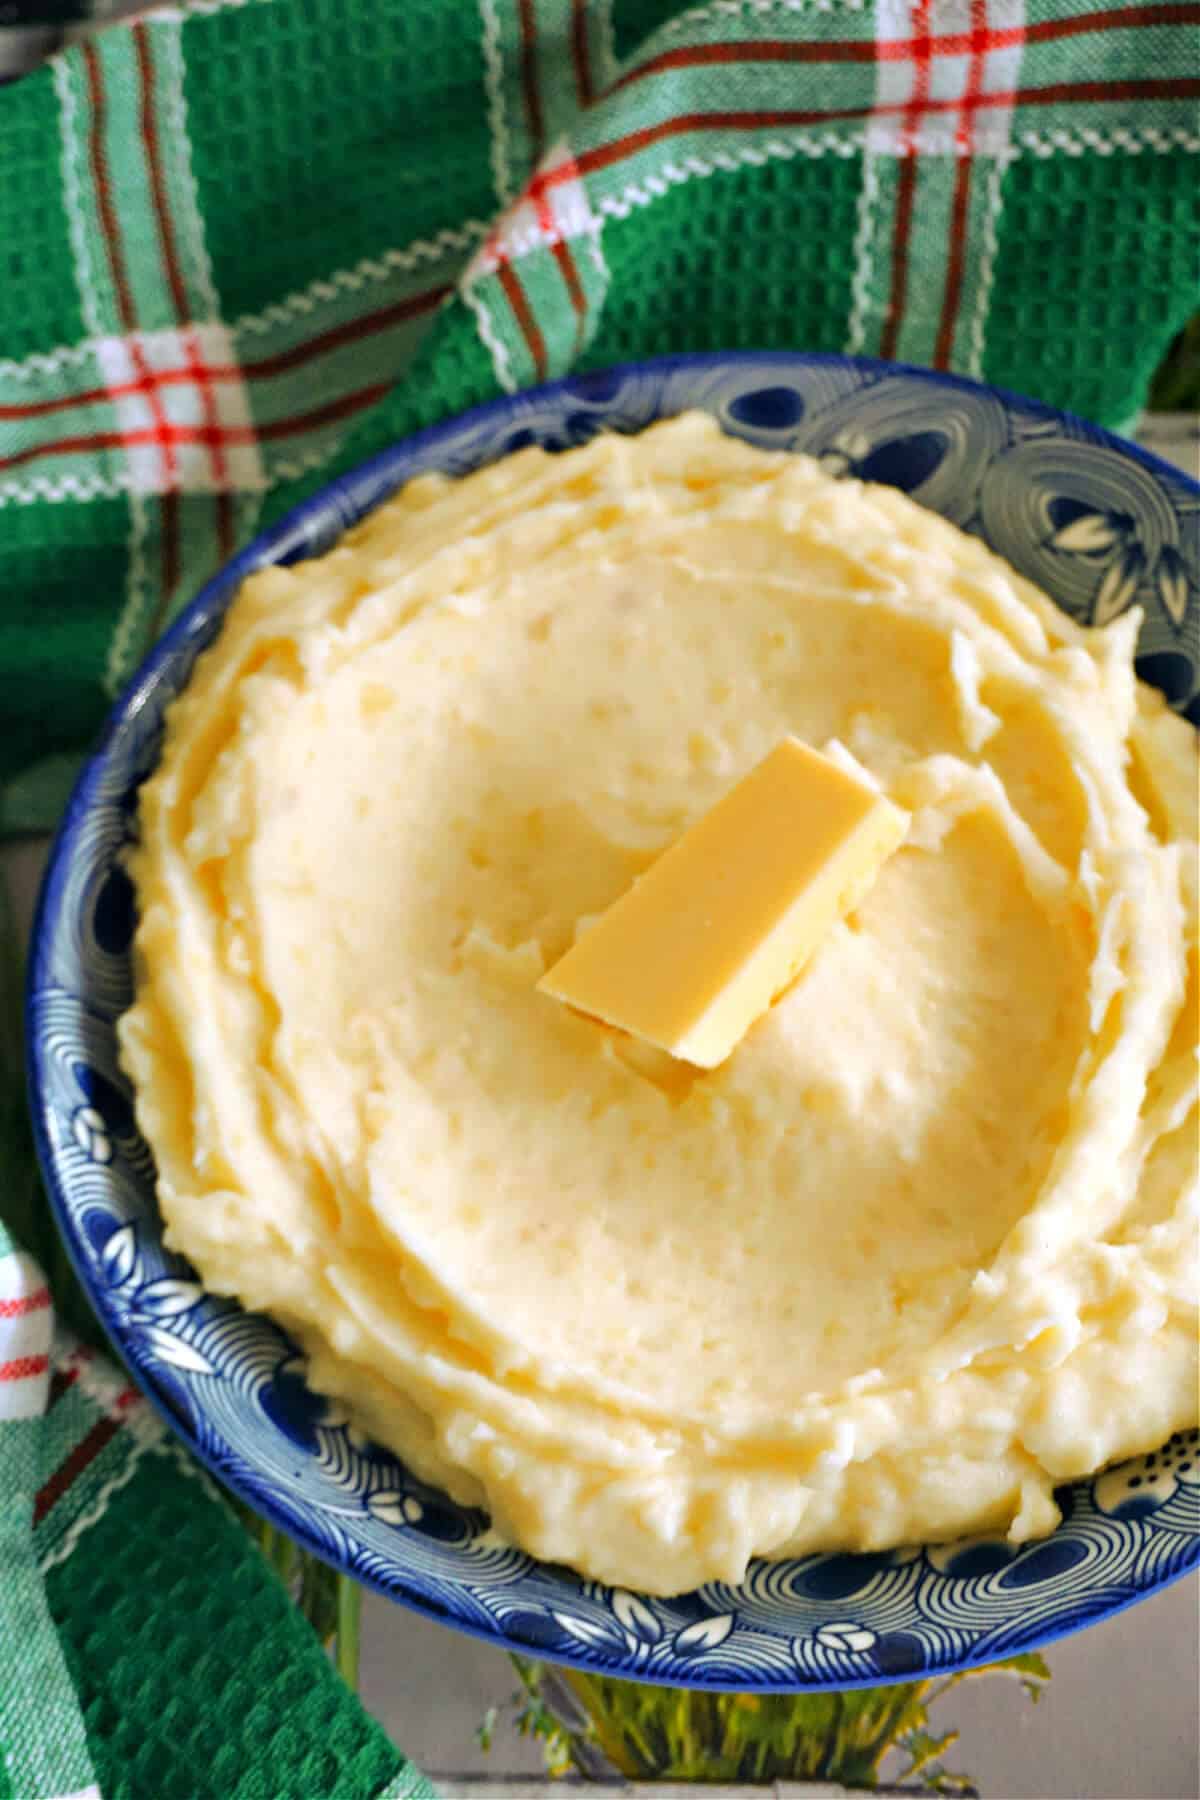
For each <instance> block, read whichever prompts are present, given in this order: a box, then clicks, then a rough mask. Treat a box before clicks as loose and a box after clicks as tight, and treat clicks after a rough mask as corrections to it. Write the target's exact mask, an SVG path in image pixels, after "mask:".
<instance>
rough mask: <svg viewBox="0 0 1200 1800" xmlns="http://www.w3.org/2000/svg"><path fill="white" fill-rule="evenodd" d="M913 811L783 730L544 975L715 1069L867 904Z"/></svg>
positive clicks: (548, 987)
mask: <svg viewBox="0 0 1200 1800" xmlns="http://www.w3.org/2000/svg"><path fill="white" fill-rule="evenodd" d="M908 824H909V815H908V814H907V813H905V812H901V811H900V809H899V808H898V807H895V806H893V805H892V804H891V803H890V801H888V800H885V799H883V798H882V797H881V796H880V795H879V794H877V793H876V792H875V790H874V789H873V788H871V787H869V786H868V785H867V784H866V782H864V781H860V780H859V779H858V777H857V776H855V775H853V774H851V773H849V772H848V771H847V770H846V769H845V768H843V767H842V766H841V764H840V763H836V762H833V761H831V760H830V759H829V757H827V756H822V755H820V754H819V753H818V752H817V751H815V750H810V749H809V747H808V746H807V745H806V744H802V743H800V742H799V740H798V739H796V738H785V739H784V740H783V742H782V743H781V744H779V745H777V746H776V748H775V749H774V750H772V752H771V754H770V755H769V756H768V757H766V758H765V759H764V761H762V762H761V763H759V764H758V766H757V768H755V769H752V770H751V771H750V773H749V775H747V776H746V777H745V779H744V780H743V781H740V782H739V783H738V785H737V786H736V787H735V788H733V789H732V790H731V791H730V792H729V793H728V794H726V795H725V797H724V799H722V800H718V802H717V804H716V805H715V806H714V807H713V808H712V809H711V811H709V812H707V813H706V814H705V815H704V817H703V818H702V819H700V820H698V821H697V823H696V824H695V825H693V826H692V827H691V828H690V829H689V830H688V831H685V832H684V834H683V836H682V837H681V838H680V839H679V840H678V841H677V842H676V843H674V844H672V845H671V846H670V848H669V849H667V850H665V851H664V852H663V854H662V855H661V856H660V857H659V858H658V861H657V862H655V863H653V864H652V865H651V866H650V868H649V869H647V870H646V872H645V874H644V875H642V876H640V877H639V878H638V880H637V881H635V882H634V884H633V886H632V887H631V888H630V889H629V890H628V892H627V893H625V894H623V895H622V896H621V898H620V899H619V900H617V901H615V902H614V904H613V905H612V906H610V907H609V909H608V911H607V912H606V913H604V914H602V915H601V917H600V918H599V919H598V920H597V921H596V923H595V924H594V925H591V926H590V927H589V928H588V929H587V930H586V931H585V932H584V933H583V934H582V936H581V937H580V938H579V940H578V942H577V943H576V944H574V946H573V947H572V948H571V949H570V950H568V951H567V953H566V955H565V956H563V957H562V958H560V960H559V961H558V962H557V963H555V965H554V967H553V968H552V969H549V970H548V971H547V972H546V974H545V975H543V977H542V979H541V980H540V981H539V982H538V984H537V985H538V988H539V990H540V991H541V992H542V993H544V994H549V995H551V996H552V997H553V998H554V999H556V1000H562V1001H565V1003H566V1004H567V1005H568V1006H572V1007H574V1008H576V1010H577V1011H579V1012H583V1013H588V1014H590V1015H591V1016H592V1017H593V1018H597V1019H602V1020H603V1021H604V1022H605V1024H608V1025H615V1026H616V1027H617V1028H618V1029H619V1030H621V1031H627V1032H630V1033H632V1035H633V1036H635V1037H639V1038H644V1039H645V1040H646V1041H647V1042H648V1043H651V1044H656V1045H657V1046H658V1047H659V1049H661V1050H667V1051H669V1052H670V1053H671V1054H672V1055H673V1056H677V1057H680V1058H682V1059H683V1060H684V1061H685V1062H690V1063H695V1064H697V1065H698V1066H699V1067H700V1068H702V1069H715V1068H716V1067H717V1065H718V1064H719V1063H722V1062H724V1060H725V1058H726V1057H727V1056H728V1055H729V1053H730V1051H731V1050H732V1049H733V1048H734V1046H735V1045H736V1044H737V1043H739V1042H740V1040H741V1038H742V1037H743V1036H744V1035H745V1033H746V1031H747V1030H748V1029H749V1027H750V1026H751V1025H752V1024H753V1023H754V1021H755V1019H757V1018H758V1017H759V1016H760V1014H762V1013H764V1012H766V1010H767V1008H768V1007H769V1006H770V1004H771V1002H772V1001H773V1000H774V999H775V998H776V997H777V996H778V995H779V994H780V993H782V992H783V990H784V989H785V988H786V987H788V986H789V985H790V983H791V982H793V981H794V980H795V978H796V976H797V975H798V974H799V973H800V970H801V969H802V968H803V967H804V965H805V963H806V962H807V961H808V959H809V957H810V956H811V955H812V954H813V951H814V950H815V949H816V948H817V946H818V944H819V943H820V941H821V939H822V938H823V937H824V935H825V933H826V932H827V931H828V930H829V928H830V926H832V925H833V924H834V923H835V921H836V920H838V919H839V918H842V917H844V916H845V914H846V913H848V912H850V911H852V910H853V908H854V907H855V906H857V905H858V903H859V901H860V900H861V899H862V898H863V896H864V894H865V893H866V892H867V889H868V888H869V887H870V886H871V884H872V882H873V881H874V880H875V877H876V875H877V874H878V873H879V870H880V869H881V868H882V866H883V864H884V862H885V861H886V860H887V858H888V857H889V856H890V855H891V854H892V852H893V851H894V850H895V849H897V848H898V846H899V845H900V843H901V841H902V839H903V838H904V835H905V832H906V831H907V829H908Z"/></svg>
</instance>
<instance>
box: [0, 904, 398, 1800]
mask: <svg viewBox="0 0 1200 1800" xmlns="http://www.w3.org/2000/svg"><path fill="white" fill-rule="evenodd" d="M16 970H17V956H16V952H15V947H14V945H13V942H12V935H11V924H10V922H9V920H8V918H7V915H6V913H5V911H4V889H3V886H2V885H0V1176H2V1181H3V1185H2V1187H0V1211H3V1213H4V1214H5V1216H6V1217H7V1218H8V1219H9V1220H10V1222H11V1223H12V1224H13V1225H18V1224H19V1227H20V1230H21V1234H22V1236H23V1238H24V1239H25V1242H26V1244H28V1243H31V1242H39V1243H40V1242H41V1241H42V1240H43V1239H44V1235H45V1234H44V1229H43V1227H44V1221H43V1220H41V1219H39V1218H38V1216H37V1212H36V1210H35V1208H36V1204H37V1202H36V1193H35V1191H34V1188H33V1183H34V1175H33V1160H32V1150H31V1146H30V1143H29V1132H28V1120H27V1118H26V1116H25V1111H24V1103H23V1094H22V1085H21V1082H20V1076H19V1069H18V1064H19V1054H18V1052H19V1042H18V1038H17V1033H16V1031H15V1029H14V1023H15V1021H14V1018H13V1014H14V1010H15V1009H14V1002H15V999H16V994H15V988H16V982H15V980H14V979H13V978H14V975H15V973H16ZM51 1254H53V1248H52V1247H51ZM432 1796H433V1789H432V1788H431V1787H430V1786H429V1784H428V1782H427V1781H426V1780H425V1779H424V1777H423V1776H422V1775H420V1774H419V1773H418V1772H417V1771H416V1770H415V1769H414V1768H413V1767H412V1766H411V1764H409V1763H406V1762H405V1760H404V1758H403V1757H402V1756H401V1755H400V1753H399V1751H398V1750H397V1749H396V1748H395V1747H394V1745H392V1744H391V1743H389V1741H388V1739H387V1738H386V1736H385V1735H384V1733H383V1732H382V1731H381V1730H380V1729H379V1727H378V1726H377V1725H375V1724H374V1723H373V1722H372V1721H371V1720H370V1719H369V1718H368V1717H367V1715H366V1713H365V1712H364V1711H363V1709H362V1707H361V1706H360V1705H359V1703H358V1701H357V1700H356V1699H355V1697H354V1696H353V1694H351V1692H350V1691H349V1689H348V1688H347V1687H346V1686H345V1685H344V1684H343V1683H342V1681H341V1680H340V1678H339V1676H338V1675H337V1673H336V1672H335V1670H334V1668H333V1665H332V1664H331V1663H330V1661H329V1658H328V1656H327V1655H326V1653H325V1650H324V1649H323V1647H322V1645H321V1643H320V1641H319V1639H318V1638H317V1636H316V1633H315V1632H314V1631H313V1630H312V1628H311V1627H310V1626H309V1625H308V1624H307V1622H306V1621H305V1619H304V1617H303V1616H302V1614H301V1613H300V1612H299V1611H298V1610H297V1609H296V1607H295V1606H294V1605H293V1604H292V1601H291V1599H290V1598H289V1596H288V1593H287V1591H286V1590H285V1588H284V1586H283V1584H282V1583H281V1582H280V1581H279V1579H278V1578H277V1576H276V1575H275V1574H274V1573H273V1572H272V1570H271V1568H270V1567H269V1565H268V1563H267V1562H266V1560H265V1558H264V1557H263V1556H262V1554H261V1553H260V1551H259V1549H258V1548H257V1546H256V1545H255V1543H254V1541H253V1539H252V1538H251V1537H250V1535H249V1534H248V1533H247V1531H246V1529H245V1527H244V1525H243V1524H242V1523H241V1521H240V1520H239V1519H238V1518H237V1517H236V1516H235V1515H234V1513H233V1512H232V1511H231V1509H230V1507H229V1506H228V1504H227V1503H226V1502H225V1500H224V1499H222V1497H221V1496H220V1494H219V1493H218V1492H217V1490H216V1489H215V1488H214V1487H213V1485H212V1483H211V1482H210V1481H209V1480H208V1478H207V1476H206V1475H205V1474H204V1473H203V1471H202V1470H201V1469H200V1468H199V1466H198V1465H197V1464H196V1463H194V1462H193V1461H192V1460H191V1458H190V1457H189V1456H187V1455H186V1453H185V1452H184V1450H183V1448H182V1446H181V1445H180V1444H179V1443H177V1441H176V1440H175V1438H174V1436H173V1434H172V1433H171V1432H170V1431H169V1430H168V1428H167V1427H166V1425H164V1424H163V1422H162V1421H161V1420H160V1419H159V1417H158V1416H157V1414H156V1413H154V1412H153V1411H152V1409H151V1407H150V1405H149V1403H148V1402H147V1401H146V1400H144V1399H143V1398H142V1396H141V1395H140V1394H139V1393H138V1392H137V1390H136V1389H135V1388H134V1387H132V1386H131V1385H130V1383H129V1380H128V1378H127V1377H126V1376H125V1375H124V1374H123V1373H121V1372H119V1371H118V1370H116V1369H115V1368H114V1367H113V1366H112V1364H111V1363H109V1362H107V1361H106V1360H105V1358H104V1357H102V1356H101V1355H99V1354H98V1353H97V1352H96V1351H94V1350H93V1349H92V1348H91V1347H90V1346H89V1345H87V1344H84V1343H82V1342H80V1340H79V1339H78V1338H77V1337H75V1336H73V1335H72V1333H71V1332H70V1331H69V1329H67V1327H66V1326H65V1325H64V1324H63V1323H62V1322H61V1321H59V1322H58V1323H57V1325H56V1322H55V1307H54V1303H53V1302H52V1300H51V1296H50V1292H49V1288H48V1287H47V1284H46V1282H45V1280H44V1279H43V1276H42V1271H41V1269H40V1267H39V1265H38V1263H37V1262H35V1260H34V1258H33V1257H32V1256H30V1255H29V1254H28V1251H27V1249H18V1247H17V1245H16V1243H15V1242H14V1239H13V1237H12V1236H11V1235H10V1232H9V1230H8V1229H7V1228H6V1226H5V1224H4V1222H3V1221H0V1800H68V1797H69V1800H101V1797H102V1800H235V1797H236V1800H401V1797H405V1800H432Z"/></svg>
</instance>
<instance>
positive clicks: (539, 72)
mask: <svg viewBox="0 0 1200 1800" xmlns="http://www.w3.org/2000/svg"><path fill="white" fill-rule="evenodd" d="M1198 26H1200V5H1196V4H1150V3H1148V0H1139V3H1134V4H1130V3H1128V0H1126V3H1125V4H1115V3H1113V0H707V3H705V4H701V5H697V6H693V7H691V8H688V9H686V10H685V9H684V8H683V7H681V6H680V5H679V4H678V0H195V3H194V4H192V5H174V6H170V7H168V8H166V9H165V10H163V11H161V12H159V13H156V14H150V15H149V16H148V17H147V18H146V19H145V20H144V21H143V22H141V23H139V24H138V25H137V26H136V27H135V28H133V29H128V28H125V27H114V28H112V29H110V30H107V31H104V32H102V33H101V34H100V35H99V36H98V37H96V38H95V39H93V40H91V41H89V42H88V43H87V44H85V45H84V46H83V47H80V48H77V49H75V50H73V51H71V52H69V53H68V54H66V55H64V56H61V57H59V58H57V59H55V60H54V61H53V62H52V63H51V64H49V65H47V66H46V67H44V68H42V69H40V70H39V71H37V72H36V73H34V74H33V75H30V76H29V77H27V78H26V79H25V80H23V81H20V82H18V83H17V84H16V85H15V86H14V87H11V88H9V89H6V90H0V354H2V355H3V358H4V360H3V361H0V507H2V508H3V528H2V530H0V591H3V593H4V603H3V612H2V616H0V718H2V719H3V723H4V730H3V734H2V737H0V828H7V829H20V828H22V827H29V826H43V825H46V824H48V823H49V822H50V821H51V820H52V818H53V817H54V815H55V813H56V811H57V809H58V806H59V804H60V802H61V799H62V795H63V789H64V782H65V780H66V778H67V776H68V775H69V773H70V771H71V769H72V768H73V767H74V766H75V763H76V760H77V758H78V755H79V753H80V750H81V749H82V747H83V746H84V745H85V744H86V743H87V741H88V739H89V738H90V737H91V735H92V734H93V733H94V731H95V729H96V727H97V724H98V722H99V720H100V718H101V717H102V715H103V712H104V710H105V708H106V706H107V704H108V703H109V701H110V700H111V698H112V696H113V695H114V694H115V693H116V692H117V691H118V690H119V689H120V687H121V685H122V683H123V682H124V681H125V680H126V679H127V677H128V676H129V675H130V673H131V672H132V670H133V669H134V667H135V666H136V664H137V662H138V659H139V658H140V657H141V655H142V653H143V651H144V650H145V648H146V646H147V644H148V643H149V642H150V640H151V639H152V638H153V636H154V635H155V633H156V632H157V631H158V630H159V629H160V627H161V626H162V624H163V622H164V621H165V620H166V619H168V618H169V617H170V616H171V614H172V613H173V612H174V611H175V610H176V609H178V608H179V607H180V606H181V605H183V603H184V602H185V601H186V600H187V599H188V598H189V596H190V595H191V594H192V593H194V591H195V590H196V588H197V586H198V585H199V584H200V583H201V582H203V581H204V580H205V579H207V577H208V576H209V575H211V574H212V573H213V571H214V569H216V568H217V567H218V565H219V564H220V563H221V562H222V561H223V560H224V559H225V558H226V557H227V556H228V555H229V553H230V552H231V551H232V550H233V549H235V548H236V547H237V546H238V545H239V544H241V543H244V542H245V540H246V539H247V538H248V537H249V536H250V535H251V534H252V533H253V532H254V531H255V530H256V528H257V527H259V526H260V525H261V524H263V523H265V522H267V521H268V520H270V519H273V518H275V517H277V516H278V514H279V513H280V512H281V511H283V510H284V509H285V508H286V507H287V506H289V505H291V504H292V503H293V502H294V501H295V500H296V499H297V498H299V497H301V496H302V495H303V494H305V493H306V492H308V491H310V490H311V488H312V487H313V486H315V485H318V484H319V483H321V482H323V481H325V480H326V479H327V478H328V477H329V476H330V474H332V473H333V472H334V471H335V470H336V469H341V468H344V467H346V466H347V465H348V464H351V463H353V462H354V461H356V460H358V459H360V458H361V457H362V456H363V455H365V454H366V453H368V452H370V451H372V450H375V449H377V448H379V447H381V446H382V445H384V444H386V443H388V442H389V441H390V440H392V439H394V438H395V437H397V436H398V435H399V434H400V433H402V432H405V431H408V430H410V429H412V428H413V427H414V426H417V425H422V424H426V423H429V422H430V421H432V420H434V419H436V418H438V417H440V416H444V415H445V414H447V413H450V412H453V411H456V410H458V409H460V408H462V407H463V406H465V405H467V404H468V403H471V402H475V401H478V400H482V399H484V398H486V397H487V396H489V395H492V394H494V393H496V392H497V391H499V390H502V389H513V388H519V387H522V386H524V385H526V384H528V383H531V382H536V381H539V380H542V379H544V378H546V377H548V376H554V375H559V374H562V373H564V372H565V371H566V370H568V369H571V368H574V367H583V368H596V367H601V366H603V365H605V364H610V363H613V362H617V361H620V360H623V359H628V358H636V357H640V356H646V355H651V354H655V353H658V352H662V351H668V350H683V349H709V348H716V347H721V346H738V345H748V346H790V347H799V348H809V349H817V350H851V351H862V352H864V353H866V354H869V355H880V356H885V357H896V358H899V359H901V360H906V361H910V362H916V363H926V364H932V365H934V366H937V367H945V368H951V369H955V370H959V371H962V372H964V373H967V374H972V375H980V376H982V377H984V378H985V379H987V380H989V381H993V382H997V383H999V384H1001V385H1003V386H1007V387H1011V388H1015V389H1018V390H1021V391H1024V392H1026V393H1031V394H1035V395H1037V396H1039V397H1041V398H1042V399H1045V400H1048V401H1051V402H1054V403H1056V404H1059V405H1063V406H1067V407H1069V408H1072V409H1074V410H1076V411H1079V412H1081V413H1083V414H1085V415H1087V416H1089V417H1091V418H1093V419H1097V420H1100V421H1102V422H1104V423H1107V424H1112V425H1118V426H1120V425H1123V424H1128V423H1129V422H1131V420H1132V419H1133V417H1134V416H1135V415H1136V413H1137V412H1138V409H1139V407H1140V406H1141V404H1142V401H1143V399H1144V396H1145V392H1146V389H1147V386H1148V383H1149V380H1150V376H1151V373H1152V371H1153V370H1154V368H1155V367H1156V365H1157V364H1158V363H1159V362H1160V361H1161V360H1162V357H1163V354H1164V353H1165V351H1166V349H1167V347H1168V345H1169V343H1170V341H1171V339H1172V337H1173V336H1174V334H1175V333H1176V332H1177V331H1178V330H1179V328H1180V327H1181V326H1182V324H1183V323H1184V321H1185V320H1186V318H1187V317H1188V315H1189V313H1191V312H1192V311H1193V310H1194V309H1195V307H1196V304H1197V297H1198V288H1200V279H1198V271H1200V211H1198V208H1197V194H1198V193H1200V182H1198V181H1197V174H1198V165H1197V160H1196V153H1197V151H1198V150H1200V63H1198V58H1197V42H1198V39H1197V27H1198Z"/></svg>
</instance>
